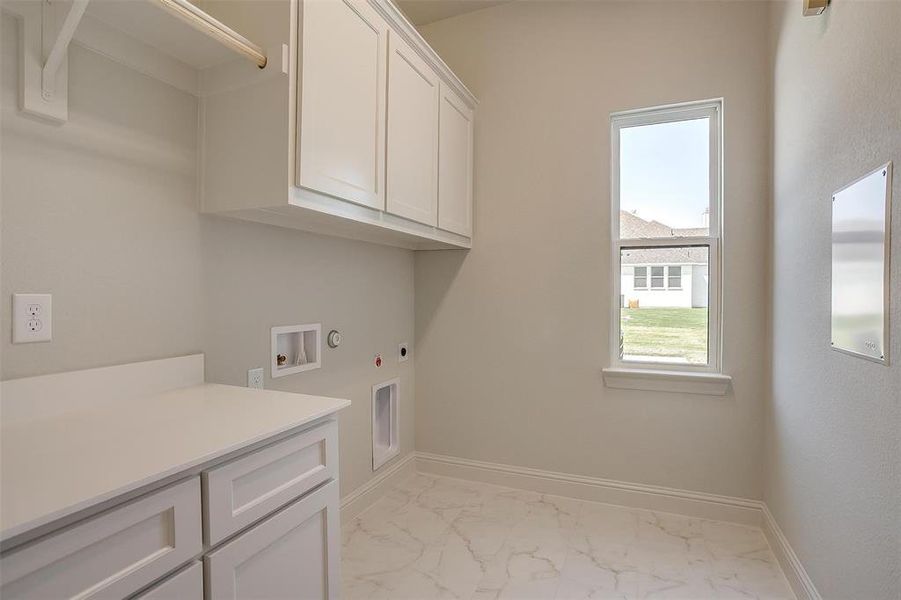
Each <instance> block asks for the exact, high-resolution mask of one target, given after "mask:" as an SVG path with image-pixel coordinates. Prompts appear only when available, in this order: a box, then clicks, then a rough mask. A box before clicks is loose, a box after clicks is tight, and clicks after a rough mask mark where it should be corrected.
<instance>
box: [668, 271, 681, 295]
mask: <svg viewBox="0 0 901 600" xmlns="http://www.w3.org/2000/svg"><path fill="white" fill-rule="evenodd" d="M668 273H669V280H667V282H666V287H667V288H669V289H671V290H678V289H681V288H682V267H669V269H668Z"/></svg>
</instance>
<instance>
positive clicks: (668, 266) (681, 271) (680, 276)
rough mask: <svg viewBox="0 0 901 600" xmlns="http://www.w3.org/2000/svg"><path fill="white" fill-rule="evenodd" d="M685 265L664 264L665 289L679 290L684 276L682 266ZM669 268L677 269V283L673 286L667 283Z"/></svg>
mask: <svg viewBox="0 0 901 600" xmlns="http://www.w3.org/2000/svg"><path fill="white" fill-rule="evenodd" d="M684 266H685V265H666V289H668V290H681V289H683V286H682V278H683V277H685V270H684V269H683V268H682V267H684ZM670 269H679V285H677V286H676V287H673V286H671V285H670V284H669V280H670V277H672V275H670Z"/></svg>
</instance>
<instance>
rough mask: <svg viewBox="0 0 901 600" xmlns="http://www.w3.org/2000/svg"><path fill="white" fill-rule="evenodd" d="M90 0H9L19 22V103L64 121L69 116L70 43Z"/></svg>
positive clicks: (31, 111)
mask: <svg viewBox="0 0 901 600" xmlns="http://www.w3.org/2000/svg"><path fill="white" fill-rule="evenodd" d="M88 2H89V0H41V1H40V2H34V1H33V0H10V1H8V2H4V3H3V10H4V11H7V10H8V11H9V12H10V13H11V14H12V15H13V16H15V17H16V19H17V20H18V23H19V43H20V45H19V47H20V50H21V51H20V52H19V63H20V64H19V74H20V78H21V79H20V85H19V106H20V107H21V109H22V111H23V112H26V113H28V114H31V115H34V116H37V117H41V118H44V119H49V120H51V121H55V122H58V123H63V122H65V121H66V120H67V119H68V118H69V89H68V88H69V61H68V56H69V53H68V50H69V42H71V41H72V36H73V35H74V34H75V29H76V28H77V27H78V23H79V21H81V18H82V16H84V12H85V8H87V5H88Z"/></svg>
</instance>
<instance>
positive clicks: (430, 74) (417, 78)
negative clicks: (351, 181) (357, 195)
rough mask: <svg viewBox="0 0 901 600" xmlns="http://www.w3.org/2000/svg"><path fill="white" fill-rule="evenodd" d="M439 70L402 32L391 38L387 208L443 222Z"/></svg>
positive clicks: (427, 221) (421, 219)
mask: <svg viewBox="0 0 901 600" xmlns="http://www.w3.org/2000/svg"><path fill="white" fill-rule="evenodd" d="M439 88H440V80H439V79H438V76H437V75H436V74H435V71H434V70H432V68H431V67H430V66H429V65H427V64H426V62H425V61H424V60H422V58H420V57H419V55H418V54H417V53H416V52H415V51H414V50H413V49H412V48H411V47H410V46H409V44H407V43H406V42H404V41H403V40H402V39H401V38H400V36H398V35H392V36H390V39H389V42H388V153H387V154H388V155H387V170H388V212H390V213H392V214H395V215H397V216H399V217H406V218H407V219H412V220H413V221H417V222H419V223H424V224H426V225H432V226H435V225H437V224H438V93H439Z"/></svg>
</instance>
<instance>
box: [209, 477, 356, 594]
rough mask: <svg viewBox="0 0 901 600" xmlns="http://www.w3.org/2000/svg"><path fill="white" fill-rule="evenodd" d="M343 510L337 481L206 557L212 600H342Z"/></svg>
mask: <svg viewBox="0 0 901 600" xmlns="http://www.w3.org/2000/svg"><path fill="white" fill-rule="evenodd" d="M339 505H340V502H339V500H338V482H337V481H334V480H332V481H331V482H329V483H327V484H325V485H324V486H322V487H321V488H319V489H317V490H315V491H314V492H312V493H310V494H309V495H308V496H305V497H304V498H301V499H300V500H298V501H296V502H295V503H294V504H291V505H289V506H287V507H286V508H284V509H282V510H281V511H280V512H278V513H276V514H274V515H273V516H271V517H269V518H268V519H266V520H265V521H263V522H262V523H260V524H259V525H256V526H255V527H252V528H251V529H249V530H247V531H246V532H244V533H242V534H241V535H239V536H238V537H237V538H235V539H234V540H232V541H231V542H228V543H227V544H225V545H224V546H222V547H221V548H219V549H218V550H216V551H214V552H212V553H211V554H209V555H207V556H206V557H205V558H204V562H205V568H206V569H207V577H208V579H207V582H208V584H209V585H208V587H207V589H206V596H207V598H209V599H215V600H249V599H253V600H283V599H285V598H295V599H303V600H313V599H315V600H323V599H332V598H338V597H339V595H340V577H339V570H338V569H339V561H340V537H341V536H340V532H339V530H338V527H339V517H338V510H339Z"/></svg>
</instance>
